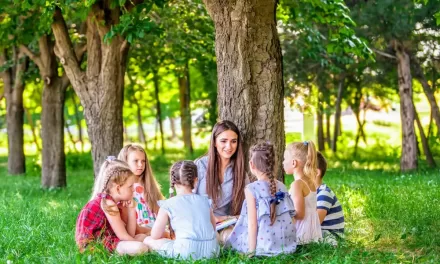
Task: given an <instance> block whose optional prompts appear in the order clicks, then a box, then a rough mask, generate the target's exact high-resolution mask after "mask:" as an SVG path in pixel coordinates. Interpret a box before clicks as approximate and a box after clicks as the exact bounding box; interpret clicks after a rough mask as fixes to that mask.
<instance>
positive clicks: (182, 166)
mask: <svg viewBox="0 0 440 264" xmlns="http://www.w3.org/2000/svg"><path fill="white" fill-rule="evenodd" d="M196 178H197V166H196V164H195V163H194V162H193V161H191V160H182V161H178V162H176V163H174V164H173V166H171V168H170V188H171V189H174V186H175V185H176V184H180V185H183V186H187V187H189V188H191V189H194V183H195V180H196ZM170 191H171V190H170ZM173 193H174V190H173V192H171V193H170V197H172V196H173ZM168 223H169V228H170V237H171V238H174V237H175V235H174V230H173V228H172V227H171V222H170V221H169V222H168Z"/></svg>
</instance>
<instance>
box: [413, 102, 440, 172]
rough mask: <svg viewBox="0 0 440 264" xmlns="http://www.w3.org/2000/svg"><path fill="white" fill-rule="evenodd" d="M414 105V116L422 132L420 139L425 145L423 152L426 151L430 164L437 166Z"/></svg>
mask: <svg viewBox="0 0 440 264" xmlns="http://www.w3.org/2000/svg"><path fill="white" fill-rule="evenodd" d="M413 107H414V117H415V119H416V124H417V128H418V129H419V134H420V140H421V141H422V147H423V153H425V157H426V162H427V163H428V166H429V167H431V168H435V167H437V165H436V164H435V160H434V157H433V156H432V152H431V150H430V149H429V143H428V139H427V138H426V136H425V132H424V131H423V126H422V122H420V119H419V115H418V114H417V111H416V108H415V106H414V105H413Z"/></svg>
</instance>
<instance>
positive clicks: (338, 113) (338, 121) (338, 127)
mask: <svg viewBox="0 0 440 264" xmlns="http://www.w3.org/2000/svg"><path fill="white" fill-rule="evenodd" d="M344 86H345V76H342V77H341V80H339V85H338V96H337V98H336V105H335V106H336V112H335V130H334V132H333V141H332V143H333V144H332V151H333V152H334V153H336V151H337V143H338V137H339V135H340V132H341V104H342V96H343V93H344Z"/></svg>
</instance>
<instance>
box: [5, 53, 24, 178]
mask: <svg viewBox="0 0 440 264" xmlns="http://www.w3.org/2000/svg"><path fill="white" fill-rule="evenodd" d="M12 53H13V57H12V60H13V66H12V67H11V68H9V69H6V70H5V71H4V72H3V73H0V76H1V77H2V78H3V86H4V96H5V99H6V130H7V134H8V173H9V174H13V175H16V174H23V173H25V172H26V166H25V156H24V149H23V147H24V134H23V122H24V116H23V115H24V108H23V91H24V87H25V84H24V78H23V74H24V72H25V71H26V68H27V67H26V66H27V61H26V58H25V57H24V54H23V53H21V52H18V51H17V49H16V48H13V52H12ZM7 61H8V56H7V52H6V50H2V51H1V54H0V65H1V66H3V65H5V64H6V63H7Z"/></svg>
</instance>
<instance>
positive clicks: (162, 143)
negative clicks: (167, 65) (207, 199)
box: [153, 73, 165, 155]
mask: <svg viewBox="0 0 440 264" xmlns="http://www.w3.org/2000/svg"><path fill="white" fill-rule="evenodd" d="M153 81H154V98H155V99H156V120H157V122H158V124H159V130H160V148H161V150H162V155H164V154H165V141H164V134H163V122H162V110H161V109H160V108H161V107H160V99H159V80H158V77H157V73H154V77H153Z"/></svg>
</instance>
